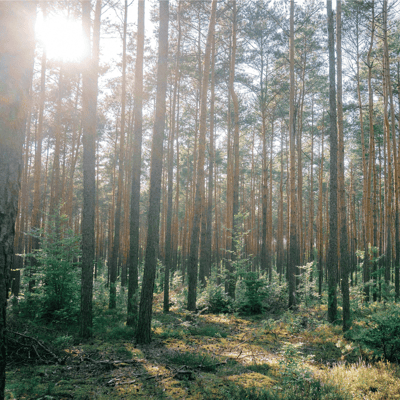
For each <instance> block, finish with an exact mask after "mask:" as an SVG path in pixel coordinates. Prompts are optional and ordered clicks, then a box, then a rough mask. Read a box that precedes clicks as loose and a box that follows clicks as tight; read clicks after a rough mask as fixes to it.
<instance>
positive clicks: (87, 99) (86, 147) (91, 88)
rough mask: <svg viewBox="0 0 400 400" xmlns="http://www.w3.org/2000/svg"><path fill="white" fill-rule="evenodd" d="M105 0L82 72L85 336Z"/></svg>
mask: <svg viewBox="0 0 400 400" xmlns="http://www.w3.org/2000/svg"><path fill="white" fill-rule="evenodd" d="M90 8H91V7H90V2H83V3H82V15H83V17H82V20H83V29H84V32H85V35H86V38H87V40H88V41H89V40H90V25H91V24H90ZM100 17H101V0H97V2H96V13H95V23H94V29H93V54H92V57H91V58H90V57H88V59H87V60H86V65H85V69H84V71H83V74H82V128H83V129H82V130H83V209H82V285H81V336H82V337H84V338H88V337H91V336H92V331H91V329H92V293H93V263H94V259H95V236H94V218H95V215H94V214H95V208H94V207H93V205H94V204H95V201H96V107H97V76H98V61H99V50H100V48H99V41H100Z"/></svg>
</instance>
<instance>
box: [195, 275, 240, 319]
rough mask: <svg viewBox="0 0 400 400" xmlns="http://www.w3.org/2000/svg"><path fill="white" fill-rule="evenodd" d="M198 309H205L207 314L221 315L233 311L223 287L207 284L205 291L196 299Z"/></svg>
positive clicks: (229, 298)
mask: <svg viewBox="0 0 400 400" xmlns="http://www.w3.org/2000/svg"><path fill="white" fill-rule="evenodd" d="M197 305H198V307H199V308H207V311H208V312H209V313H213V314H221V313H230V312H232V311H233V309H234V302H233V300H232V298H231V297H229V296H228V295H227V294H226V293H225V288H224V287H223V285H217V284H215V283H213V282H208V284H207V286H206V288H205V290H204V291H203V293H202V294H201V296H200V297H199V299H198V302H197Z"/></svg>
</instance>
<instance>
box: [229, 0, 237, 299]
mask: <svg viewBox="0 0 400 400" xmlns="http://www.w3.org/2000/svg"><path fill="white" fill-rule="evenodd" d="M236 31H237V9H236V0H233V24H232V54H231V65H230V71H229V85H230V90H229V92H230V94H231V97H232V103H233V115H234V117H233V157H234V170H233V187H232V189H233V193H232V200H233V201H232V247H231V250H232V253H231V258H232V263H231V264H230V265H231V271H230V274H229V277H228V279H229V285H228V295H229V296H231V297H232V298H235V287H236V277H235V273H236V271H235V270H234V262H235V260H236V259H237V251H238V249H237V240H238V221H237V216H238V214H239V101H238V98H237V94H236V92H235V87H234V81H235V64H236V35H237V32H236Z"/></svg>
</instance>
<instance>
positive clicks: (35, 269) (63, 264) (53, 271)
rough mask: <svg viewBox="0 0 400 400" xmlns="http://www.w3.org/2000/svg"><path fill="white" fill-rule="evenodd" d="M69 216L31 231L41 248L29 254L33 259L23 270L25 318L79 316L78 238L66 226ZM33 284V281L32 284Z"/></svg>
mask: <svg viewBox="0 0 400 400" xmlns="http://www.w3.org/2000/svg"><path fill="white" fill-rule="evenodd" d="M67 221H68V217H67V216H65V215H62V216H53V217H51V218H49V226H48V227H47V229H45V230H43V229H41V230H39V231H37V232H31V235H33V236H36V237H38V238H39V240H40V248H39V249H38V250H36V251H35V252H34V253H33V254H29V255H28V257H29V258H28V261H30V260H33V259H34V260H35V262H34V263H32V265H29V266H27V267H26V268H25V270H24V277H23V283H24V284H25V296H24V299H23V300H22V301H21V303H20V311H21V313H22V315H23V316H24V317H27V318H32V316H34V317H37V318H40V319H45V320H46V321H47V322H50V321H51V322H63V323H66V324H69V323H72V322H76V321H77V320H78V315H79V304H80V302H79V297H80V263H79V262H78V260H79V257H80V255H81V238H80V236H78V235H75V233H74V232H73V230H72V229H70V228H69V227H68V226H67ZM33 283H34V284H33Z"/></svg>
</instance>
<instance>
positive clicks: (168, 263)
mask: <svg viewBox="0 0 400 400" xmlns="http://www.w3.org/2000/svg"><path fill="white" fill-rule="evenodd" d="M180 14H181V3H180V2H179V6H178V43H177V49H176V63H175V74H174V93H173V104H172V118H171V129H170V138H169V153H168V209H167V230H166V238H165V278H164V312H165V313H168V312H169V275H170V271H171V270H172V261H173V251H172V250H173V247H172V246H173V243H172V211H173V205H172V195H173V169H174V134H175V113H176V99H177V94H178V85H179V74H180V73H179V64H180V47H181V22H180Z"/></svg>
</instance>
